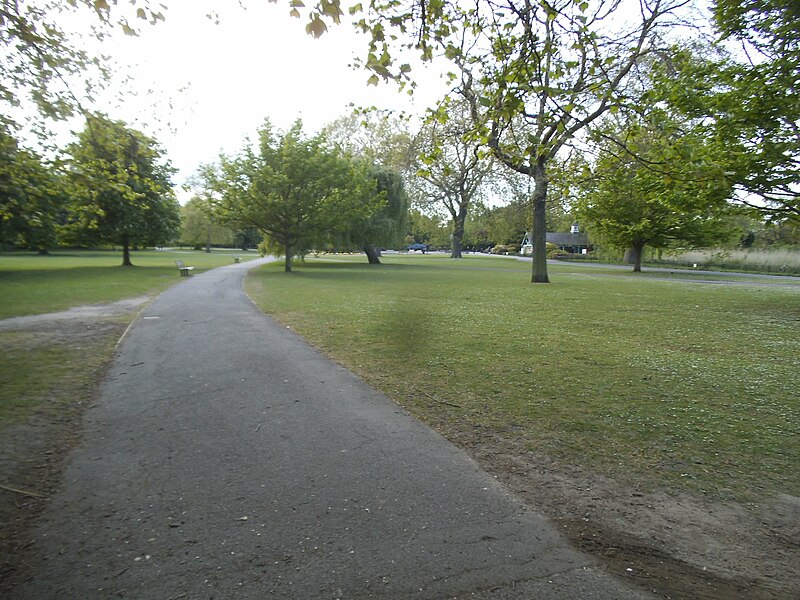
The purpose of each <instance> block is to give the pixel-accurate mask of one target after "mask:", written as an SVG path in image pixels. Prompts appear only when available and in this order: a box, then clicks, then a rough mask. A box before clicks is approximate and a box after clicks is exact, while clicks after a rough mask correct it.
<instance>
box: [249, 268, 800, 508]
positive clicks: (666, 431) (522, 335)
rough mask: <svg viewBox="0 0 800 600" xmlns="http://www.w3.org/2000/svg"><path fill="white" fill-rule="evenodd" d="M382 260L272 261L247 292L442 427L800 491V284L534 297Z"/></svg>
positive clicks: (604, 278) (696, 486) (491, 277)
mask: <svg viewBox="0 0 800 600" xmlns="http://www.w3.org/2000/svg"><path fill="white" fill-rule="evenodd" d="M384 263H385V264H384V265H382V266H377V267H375V266H369V265H367V264H365V262H364V259H363V258H361V257H359V258H353V259H348V258H336V259H320V260H309V261H308V262H306V263H305V264H297V265H296V270H295V272H294V273H293V274H291V275H288V276H287V275H285V274H284V273H282V272H280V265H277V264H274V265H269V266H266V267H264V268H261V269H259V270H258V271H257V272H255V273H254V274H253V276H251V277H250V278H249V280H248V291H249V293H250V294H251V296H252V297H253V298H254V299H255V300H256V302H257V303H258V305H259V306H260V307H261V308H262V309H263V310H264V311H265V312H267V313H269V314H271V315H273V316H274V317H276V318H277V319H278V320H280V321H281V322H283V323H285V324H287V325H289V326H291V327H292V328H293V329H295V330H296V331H298V332H299V333H301V334H302V335H304V336H306V337H307V338H308V339H309V340H311V341H312V342H313V343H314V344H316V345H317V346H318V347H320V348H321V349H323V350H324V351H326V352H327V353H329V354H330V355H331V356H333V357H334V358H335V359H336V360H338V361H340V362H341V363H343V364H345V365H346V366H348V367H349V368H351V369H353V370H354V371H356V372H357V373H359V374H360V375H361V376H363V377H364V378H365V379H367V380H368V381H370V382H371V383H372V384H374V385H376V386H377V387H379V388H380V389H381V390H383V391H384V392H385V393H387V394H388V395H390V396H391V397H393V398H394V399H395V400H396V401H398V402H399V403H401V404H403V405H404V406H406V407H407V408H409V409H410V410H411V411H412V412H413V413H414V414H416V415H418V416H420V417H421V418H423V419H424V420H426V421H428V422H429V423H431V424H433V425H434V426H437V427H441V428H442V429H445V430H447V429H452V428H462V429H463V428H468V429H470V428H476V430H480V429H481V428H490V430H492V431H496V432H499V433H500V434H501V435H503V436H506V437H509V438H514V439H515V440H516V441H517V442H519V443H522V444H524V445H525V447H527V448H528V449H529V450H531V451H533V452H536V453H541V454H545V455H548V456H550V457H554V458H557V459H559V460H566V461H569V462H570V463H572V464H576V465H580V466H582V467H586V468H589V469H593V470H595V471H597V472H600V473H605V474H608V475H611V476H613V477H615V478H617V479H620V480H625V481H628V482H631V483H635V484H637V485H640V486H643V487H644V488H647V487H650V486H652V487H662V486H667V487H670V488H673V489H687V490H691V491H693V492H697V493H705V494H709V495H711V496H713V497H716V498H730V497H735V498H739V499H742V498H747V497H755V496H759V495H761V494H765V493H772V492H778V491H780V492H785V493H790V494H794V495H799V494H800V468H798V467H800V435H799V434H800V395H798V390H800V369H798V368H797V364H798V360H797V357H798V356H800V285H792V284H786V285H781V286H774V285H758V284H746V285H741V283H742V280H741V279H736V280H735V281H736V282H737V283H739V284H740V285H720V284H712V283H700V282H687V281H685V280H683V279H677V278H674V279H673V280H668V279H663V278H659V277H655V276H651V277H646V276H645V277H642V276H635V275H632V274H630V273H626V272H620V271H618V270H613V269H602V268H597V267H594V268H589V267H582V266H577V265H569V264H565V265H553V266H552V267H551V278H552V281H553V283H551V284H550V285H547V286H534V285H531V284H530V283H528V281H529V274H528V270H529V264H526V263H522V262H519V261H514V260H510V259H500V258H494V259H492V258H480V257H469V258H466V259H464V260H462V261H452V260H450V259H447V258H443V257H441V256H436V255H428V256H387V257H386V258H385V259H384ZM732 281H733V280H732ZM761 281H762V282H763V280H761Z"/></svg>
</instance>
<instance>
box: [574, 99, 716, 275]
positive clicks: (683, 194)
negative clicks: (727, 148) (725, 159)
mask: <svg viewBox="0 0 800 600" xmlns="http://www.w3.org/2000/svg"><path fill="white" fill-rule="evenodd" d="M659 116H660V117H661V118H656V116H652V117H651V118H650V119H649V120H648V121H643V120H637V121H624V122H622V123H609V126H608V128H607V130H606V131H605V132H604V140H605V141H604V143H603V145H602V148H601V153H600V156H599V157H598V159H597V162H596V164H595V165H594V173H593V178H592V179H590V180H588V182H587V191H586V192H585V194H584V195H583V196H582V197H581V198H580V199H579V201H578V202H577V206H576V209H577V213H578V216H579V218H580V219H581V221H582V222H583V223H584V224H586V225H587V226H588V227H589V229H590V231H591V232H592V233H593V234H594V235H595V236H597V237H599V238H600V239H601V240H602V241H605V242H607V243H608V244H609V245H611V246H615V247H618V248H623V249H631V250H632V251H633V253H634V261H635V262H634V271H641V257H642V250H643V248H644V247H645V246H651V247H655V248H666V247H668V246H669V245H670V244H672V243H674V242H676V241H680V242H683V243H687V244H690V245H699V246H706V245H709V244H711V243H713V242H715V241H718V240H720V239H722V238H723V237H725V235H727V233H728V231H727V230H726V221H725V220H724V217H725V215H726V212H727V209H728V203H727V199H728V197H729V195H730V182H729V180H728V179H727V177H726V176H725V174H724V166H722V165H720V164H719V163H717V162H716V161H715V156H716V153H717V150H718V149H717V148H716V146H715V145H714V144H713V143H711V144H710V143H708V142H707V141H706V139H705V138H704V136H703V132H702V130H700V131H698V130H694V131H692V130H691V129H685V128H681V127H679V126H678V124H676V123H675V122H673V121H671V120H670V119H668V118H666V117H665V116H664V115H663V114H660V115H659ZM623 140H624V143H623Z"/></svg>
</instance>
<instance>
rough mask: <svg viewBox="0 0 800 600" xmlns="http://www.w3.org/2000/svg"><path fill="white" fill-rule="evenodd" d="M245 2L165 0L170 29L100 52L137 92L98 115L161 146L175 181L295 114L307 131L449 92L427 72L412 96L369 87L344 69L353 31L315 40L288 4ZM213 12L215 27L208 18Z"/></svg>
mask: <svg viewBox="0 0 800 600" xmlns="http://www.w3.org/2000/svg"><path fill="white" fill-rule="evenodd" d="M243 4H245V6H246V10H243V9H242V8H239V7H238V6H237V3H235V2H227V3H223V2H219V1H216V2H215V1H209V0H171V1H170V2H169V3H168V6H169V10H168V11H167V12H166V13H165V14H166V22H164V23H159V24H158V25H155V26H152V27H151V26H147V25H143V26H142V33H141V36H140V37H138V38H131V37H127V36H124V35H122V34H121V33H120V34H119V35H115V36H114V38H113V39H111V40H108V41H107V42H105V43H104V44H103V45H102V51H103V53H105V54H108V55H111V56H112V57H113V58H114V59H115V60H116V61H118V62H119V63H120V64H130V65H131V67H132V70H131V73H132V74H133V75H134V77H135V79H134V82H133V84H132V85H131V86H130V89H127V90H126V91H132V92H134V93H135V95H133V96H131V95H127V96H123V99H122V101H121V103H117V102H115V101H110V100H106V101H105V102H104V103H103V104H102V105H101V106H100V108H102V109H103V110H104V111H106V112H108V113H109V116H111V117H112V118H115V119H122V120H124V121H126V122H128V123H130V124H132V125H133V126H135V127H136V128H138V129H141V130H142V131H144V132H145V133H147V134H148V135H151V136H153V137H155V138H156V139H158V141H159V142H160V143H161V144H162V145H163V146H164V148H165V149H166V150H167V154H168V156H169V158H170V160H171V161H172V163H173V165H174V166H175V167H177V168H178V169H179V173H178V175H177V176H176V178H175V179H176V183H177V184H182V183H183V182H184V181H185V180H186V178H187V177H189V176H190V175H191V174H192V173H193V172H194V171H195V170H196V168H197V166H198V165H199V164H200V163H202V162H210V161H213V160H214V159H215V158H216V157H217V155H218V154H219V151H220V150H224V151H225V152H234V151H236V150H237V149H239V148H240V147H241V146H242V143H243V138H244V136H246V135H251V136H254V134H255V131H256V128H257V127H258V126H259V125H260V124H261V123H262V121H263V120H264V118H265V117H269V118H270V119H271V120H272V122H273V123H274V124H275V125H276V126H277V127H280V128H282V129H285V128H287V127H289V126H290V125H291V124H292V123H293V122H294V120H295V119H297V118H298V117H300V118H302V119H303V121H304V123H305V125H306V131H308V132H312V131H316V130H318V129H319V128H320V127H322V126H323V125H325V124H327V123H329V122H330V121H333V120H334V119H336V118H337V117H339V116H342V115H344V114H347V113H349V112H350V111H352V108H351V107H350V104H351V103H352V104H355V105H357V106H372V105H375V106H378V107H381V108H391V109H395V110H406V111H411V112H421V111H423V110H424V109H425V108H426V107H427V106H429V105H431V104H432V103H433V102H434V101H435V100H437V99H438V98H439V97H440V96H441V95H442V94H443V93H444V92H445V89H446V88H445V85H444V83H443V82H442V81H441V80H440V78H439V77H438V76H436V75H433V74H428V75H427V76H425V75H422V74H420V75H422V79H423V80H424V82H425V83H424V84H421V86H420V88H418V91H417V93H415V96H414V98H413V99H410V98H409V97H408V96H407V94H405V93H404V92H403V93H400V92H398V91H397V88H396V86H394V85H393V84H383V83H382V84H381V85H379V86H378V87H375V86H367V85H366V81H367V78H368V76H369V75H368V74H367V73H366V72H365V71H358V70H353V69H352V68H350V67H348V65H349V64H350V63H351V62H352V58H353V56H354V53H358V54H359V55H363V54H364V50H365V49H366V44H367V40H366V38H365V37H362V36H359V35H357V34H356V33H355V32H354V31H353V28H352V26H351V25H350V24H342V25H339V26H333V27H331V28H330V29H329V32H328V33H327V34H325V35H323V36H322V37H321V38H319V39H313V38H312V37H310V36H308V35H306V33H305V24H306V21H305V20H304V19H295V18H291V17H289V15H288V3H285V2H278V4H271V3H269V2H267V1H266V0H245V1H244V2H243ZM210 10H216V11H217V12H218V13H219V16H220V22H219V24H215V23H214V22H212V21H211V20H209V19H208V18H207V17H206V14H207V13H208V12H209V11H210ZM120 81H121V78H120ZM117 83H118V84H119V82H117ZM117 87H120V85H118V86H117ZM124 87H126V88H127V87H128V86H124ZM76 126H77V127H78V128H79V127H80V126H81V125H80V124H77V125H74V126H73V128H75V127H76ZM182 199H185V197H182Z"/></svg>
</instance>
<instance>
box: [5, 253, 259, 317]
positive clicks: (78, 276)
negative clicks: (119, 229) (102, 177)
mask: <svg viewBox="0 0 800 600" xmlns="http://www.w3.org/2000/svg"><path fill="white" fill-rule="evenodd" d="M232 254H238V255H240V256H242V257H243V259H247V258H255V257H257V254H256V253H255V252H249V253H243V252H238V253H237V252H236V251H232V250H215V251H214V252H212V253H210V254H206V253H205V252H196V251H178V250H159V251H154V250H146V251H145V250H143V251H137V252H133V253H132V254H131V261H132V262H133V264H134V265H135V266H134V267H133V268H130V267H122V266H120V264H121V263H122V254H121V252H111V251H92V250H87V251H64V252H55V253H53V254H52V255H50V256H38V255H36V254H33V253H30V254H28V253H21V252H15V253H0V289H2V291H3V298H2V302H0V319H4V318H7V317H15V316H22V315H33V314H41V313H47V312H54V311H59V310H64V309H67V308H70V307H72V306H81V305H84V304H103V303H108V302H114V301H115V300H121V299H123V298H131V297H134V296H139V295H142V294H148V293H156V292H159V291H162V290H164V289H166V288H168V287H169V286H170V285H172V284H173V283H175V281H176V280H177V278H178V271H177V269H176V267H175V260H176V259H181V260H183V261H184V262H185V263H186V264H187V265H192V266H194V267H195V270H194V271H193V273H200V272H202V271H204V270H206V269H210V268H213V267H219V266H222V265H227V264H231V262H232V261H233V259H232V258H231V255H232Z"/></svg>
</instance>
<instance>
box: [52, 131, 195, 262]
mask: <svg viewBox="0 0 800 600" xmlns="http://www.w3.org/2000/svg"><path fill="white" fill-rule="evenodd" d="M67 152H68V153H69V155H70V157H71V158H70V160H69V171H68V176H69V179H70V182H71V195H72V215H73V216H72V219H73V221H72V223H71V229H72V230H73V231H74V232H75V233H76V234H77V235H78V236H79V238H80V239H81V240H84V241H87V240H89V241H95V242H105V243H110V244H117V245H120V246H122V251H123V259H122V264H123V265H126V266H129V265H131V260H130V249H131V247H132V246H136V245H155V244H163V243H165V242H167V241H169V240H171V239H172V238H173V236H174V235H175V234H176V233H177V231H178V228H179V226H180V213H179V206H178V202H177V200H176V199H175V195H174V192H173V190H172V181H171V177H172V174H173V173H174V169H173V168H172V167H171V166H170V164H169V162H168V161H166V160H165V159H164V155H163V151H162V149H161V147H160V146H159V145H158V143H157V142H156V141H155V140H153V139H151V138H149V137H147V136H146V135H144V134H143V133H141V132H139V131H136V130H134V129H130V128H129V127H127V126H126V124H125V123H124V122H122V121H113V120H110V119H107V118H105V117H103V116H90V117H87V120H86V126H85V128H84V130H83V131H82V132H81V133H80V134H79V135H78V141H77V142H75V143H73V144H71V145H70V146H69V147H68V149H67Z"/></svg>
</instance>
